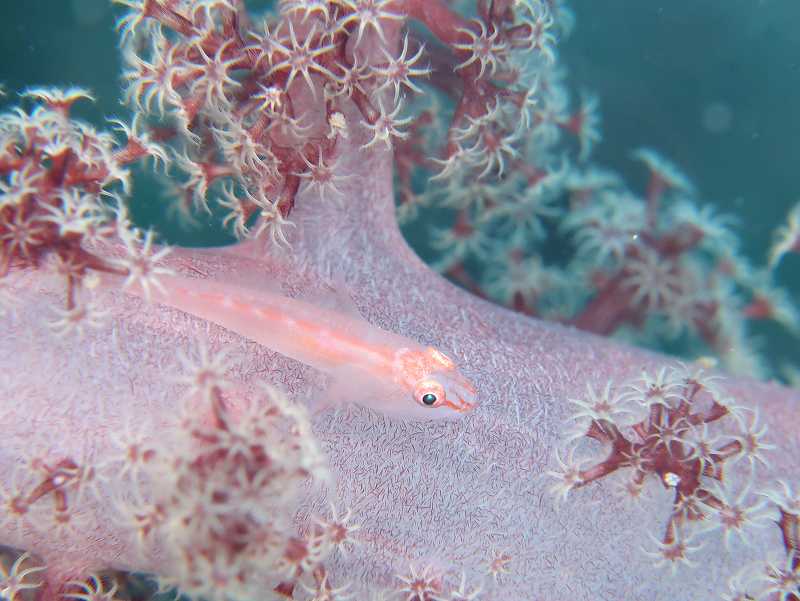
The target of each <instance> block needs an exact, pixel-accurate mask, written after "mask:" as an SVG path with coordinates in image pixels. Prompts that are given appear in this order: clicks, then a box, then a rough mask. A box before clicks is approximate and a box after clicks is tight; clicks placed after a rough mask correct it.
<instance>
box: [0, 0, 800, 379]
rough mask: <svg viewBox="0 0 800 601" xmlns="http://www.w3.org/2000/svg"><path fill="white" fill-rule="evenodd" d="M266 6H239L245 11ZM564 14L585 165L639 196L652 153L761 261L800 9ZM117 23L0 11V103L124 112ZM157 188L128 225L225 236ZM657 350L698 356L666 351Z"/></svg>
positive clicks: (414, 238)
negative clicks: (584, 100)
mask: <svg viewBox="0 0 800 601" xmlns="http://www.w3.org/2000/svg"><path fill="white" fill-rule="evenodd" d="M271 4H272V3H271V2H268V1H262V2H252V1H248V2H247V6H248V8H251V9H252V10H255V11H258V10H261V9H264V8H267V7H269V6H270V5H271ZM567 6H568V7H569V8H570V9H571V10H572V12H573V13H574V17H575V26H574V28H573V29H572V31H571V32H570V33H569V35H568V36H566V37H565V39H563V40H559V43H558V46H557V48H558V50H557V51H558V55H559V62H560V64H561V65H562V66H563V67H564V68H566V70H567V82H568V87H569V88H570V90H571V91H572V92H575V93H578V92H581V91H583V90H585V91H588V92H591V93H592V94H595V95H596V96H597V98H598V100H599V115H600V130H601V132H602V138H601V141H600V142H599V143H598V144H597V145H596V147H595V148H594V150H593V152H592V156H591V163H592V164H595V165H599V166H602V167H605V168H610V169H612V170H614V171H615V172H617V173H618V174H620V175H621V176H622V178H623V179H624V180H625V182H626V184H627V186H628V187H629V188H631V189H633V190H643V189H644V188H645V187H646V185H647V172H646V170H645V169H643V168H642V165H641V163H638V162H635V161H633V160H632V159H631V156H630V155H631V152H632V151H633V150H635V149H638V148H642V147H647V148H652V149H655V150H656V151H658V153H659V154H660V155H661V156H663V157H665V158H667V159H668V160H669V161H671V162H672V163H673V164H675V165H676V166H677V167H678V168H679V169H680V170H681V171H682V172H683V173H684V174H685V175H686V176H687V177H688V178H689V179H690V180H691V181H692V183H693V184H694V186H695V188H696V190H697V194H696V198H697V199H698V200H699V201H701V202H702V203H704V204H705V203H707V204H711V205H713V206H714V208H715V210H716V211H717V212H719V213H722V214H728V215H732V216H734V217H735V218H736V220H737V224H736V226H735V227H734V231H735V232H736V233H737V235H738V236H739V244H740V247H741V254H742V255H744V256H745V257H747V258H748V259H749V260H750V261H751V262H752V263H753V264H755V265H763V264H764V263H765V262H766V257H767V253H768V249H769V247H770V244H771V242H772V238H773V234H774V231H775V229H776V228H777V227H778V226H780V225H782V224H784V223H785V221H786V215H787V213H788V212H789V210H790V209H791V207H792V206H793V205H794V204H795V203H797V202H798V200H800V111H799V110H798V106H799V105H800V36H798V35H797V23H798V22H800V4H798V3H796V2H794V1H788V0H784V1H775V0H771V1H770V0H726V1H725V2H718V1H712V0H709V1H702V0H682V1H671V2H656V1H649V0H643V1H638V2H631V1H623V0H609V1H604V2H598V1H597V0H572V1H571V2H569V3H568V5H567ZM118 16H119V11H118V10H117V9H115V8H114V7H113V6H112V5H111V4H110V2H109V1H108V0H30V1H28V2H25V3H24V4H23V3H19V2H3V3H2V4H0V29H1V30H2V35H0V48H1V49H2V51H1V52H0V84H2V85H3V88H4V90H5V91H6V96H5V97H4V98H2V99H0V102H2V103H3V104H2V106H3V109H4V110H7V109H8V108H10V107H12V106H14V105H16V104H18V103H19V99H18V98H17V96H16V93H17V92H19V91H22V90H23V89H25V88H26V87H29V86H40V85H43V86H50V85H54V86H62V87H63V86H68V85H76V86H81V87H85V88H88V89H90V90H91V91H92V92H93V93H94V95H95V97H96V100H97V101H96V103H95V104H93V105H90V104H87V103H82V104H79V105H78V106H76V111H75V114H76V116H78V117H80V118H83V119H85V120H87V121H90V122H92V123H93V124H95V125H97V126H103V122H104V119H105V118H107V117H109V118H110V117H123V118H127V116H128V115H129V114H130V111H129V109H128V108H127V107H125V106H123V105H122V104H121V103H120V98H121V97H122V93H123V87H122V84H121V81H120V74H121V71H122V64H121V57H120V53H119V49H118V40H119V36H118V34H117V33H116V32H115V30H114V22H115V19H116V17H118ZM163 194H164V191H163V189H162V187H161V186H160V185H159V184H158V182H156V181H154V180H153V179H152V178H151V177H149V176H147V175H143V176H141V177H139V178H137V181H136V185H135V189H134V193H133V199H132V209H133V212H134V215H135V217H136V219H137V222H138V223H140V224H141V225H154V226H155V227H157V228H158V230H159V232H160V233H161V234H162V235H163V236H164V237H165V239H166V240H168V241H170V242H174V243H181V244H189V243H190V244H193V245H211V244H220V243H229V242H231V241H233V238H232V237H231V236H229V235H227V234H225V233H223V232H220V231H214V230H209V231H206V232H204V233H202V234H198V233H196V232H193V233H191V234H189V235H187V234H186V233H185V232H182V231H181V230H180V229H178V228H176V227H174V226H173V225H171V224H169V223H165V222H164V220H163V218H162V217H161V214H162V209H161V207H162V205H161V204H160V200H161V199H162V198H163ZM434 218H435V217H434ZM404 231H405V232H406V234H407V236H408V237H409V239H410V241H411V243H412V245H414V246H415V248H416V249H417V250H418V252H419V253H420V254H421V256H422V257H423V258H424V259H426V260H428V261H434V260H435V258H436V257H435V255H434V254H431V251H430V248H428V247H427V245H426V244H425V235H426V234H425V232H426V231H427V230H426V224H425V223H424V220H422V219H420V220H417V221H414V222H413V223H412V224H410V225H408V226H406V228H405V230H404ZM548 252H551V253H552V252H555V253H557V252H558V251H557V250H556V251H552V250H551V251H548ZM798 266H800V256H798V255H796V254H795V255H788V256H786V257H785V258H784V259H783V261H782V262H781V264H780V265H779V267H778V270H777V272H776V274H775V279H776V283H777V284H779V285H780V286H781V287H782V288H784V289H785V290H786V292H787V293H788V295H789V298H790V299H792V301H793V302H794V304H795V306H796V305H797V300H798V299H800V275H799V273H800V272H799V270H798ZM751 331H752V333H753V334H754V340H755V343H756V344H757V345H758V348H759V350H760V354H761V355H762V357H763V358H764V359H765V360H766V361H767V363H768V364H769V365H770V368H771V371H770V374H769V375H770V376H772V377H782V378H783V379H784V380H786V379H789V376H788V375H787V373H790V370H787V369H783V368H785V367H786V366H794V367H795V368H800V352H798V338H797V337H796V336H795V335H793V334H792V333H791V332H789V331H787V330H786V328H785V327H782V326H780V325H778V324H776V323H773V322H758V323H755V324H754V325H753V326H752V329H751ZM651 346H653V345H652V344H651ZM656 348H660V349H661V350H666V351H675V352H679V353H683V354H685V355H688V356H696V355H699V354H702V353H700V352H698V351H693V349H691V348H688V349H687V348H678V347H676V346H675V345H674V343H666V342H665V343H664V346H662V347H658V346H656Z"/></svg>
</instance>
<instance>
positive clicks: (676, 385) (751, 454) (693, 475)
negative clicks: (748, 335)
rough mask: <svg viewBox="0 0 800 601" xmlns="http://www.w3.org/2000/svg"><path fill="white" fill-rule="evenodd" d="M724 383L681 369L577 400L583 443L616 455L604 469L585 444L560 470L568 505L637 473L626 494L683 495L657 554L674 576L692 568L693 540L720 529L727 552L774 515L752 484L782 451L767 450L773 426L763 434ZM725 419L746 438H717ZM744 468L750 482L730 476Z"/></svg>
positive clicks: (591, 392) (604, 462) (676, 498)
mask: <svg viewBox="0 0 800 601" xmlns="http://www.w3.org/2000/svg"><path fill="white" fill-rule="evenodd" d="M718 379H719V378H718V377H714V376H710V375H709V374H707V373H706V372H705V371H704V370H703V369H702V368H697V367H690V366H686V365H679V366H677V367H671V368H661V369H660V370H659V371H658V372H657V373H656V374H655V375H653V374H650V373H647V372H643V373H642V375H641V377H640V378H637V379H636V380H633V381H632V382H630V383H628V384H627V385H626V386H623V387H621V388H619V389H616V388H615V387H614V386H613V384H612V383H611V382H609V383H608V384H607V385H606V386H605V388H604V389H603V390H602V391H601V392H597V391H595V390H594V389H592V388H589V390H588V394H587V396H586V398H585V399H581V400H578V401H574V402H575V403H576V404H577V405H578V406H579V407H580V409H579V411H578V412H577V414H576V415H575V416H574V417H575V419H576V421H577V424H578V430H577V431H576V434H575V435H574V436H573V441H580V440H582V439H585V438H589V439H592V440H595V441H598V442H600V443H602V444H603V446H604V447H606V448H609V449H610V450H609V452H608V455H607V456H606V458H605V459H604V460H602V461H599V462H592V460H589V459H587V460H578V459H576V458H575V451H576V448H577V444H575V445H574V446H573V447H572V448H571V449H570V451H569V455H568V459H567V460H566V461H565V460H562V459H561V458H560V457H558V462H559V463H560V469H559V470H556V471H553V472H550V475H551V476H553V477H555V478H556V479H557V480H558V482H557V484H556V485H555V486H554V487H553V490H554V492H557V493H558V494H560V495H561V497H562V498H565V497H566V496H567V494H568V493H569V492H570V491H572V490H574V489H577V488H580V487H583V486H586V485H588V484H590V483H592V482H596V481H598V480H600V479H602V478H604V477H606V476H609V475H610V474H612V473H614V472H618V471H621V470H627V471H628V474H629V476H628V478H627V480H626V481H625V482H624V484H623V486H622V489H623V492H624V494H626V495H628V496H631V497H634V498H639V497H640V495H641V494H642V493H643V491H644V487H645V485H646V483H647V481H648V480H650V479H657V480H658V481H659V482H660V483H661V484H662V485H663V486H664V487H665V488H667V489H669V490H672V491H673V492H674V496H673V503H672V511H671V513H670V515H669V516H668V518H667V525H666V528H665V531H664V534H663V536H662V537H661V539H660V540H658V539H657V540H656V543H657V547H658V548H657V550H656V551H655V552H653V555H654V557H655V558H656V563H657V564H659V565H661V564H664V565H668V566H670V567H671V568H672V569H675V568H676V567H677V566H678V565H679V564H680V563H687V564H688V563H690V559H689V555H690V554H691V552H692V551H693V550H695V549H696V547H695V546H694V544H693V543H692V539H693V538H694V537H696V536H697V535H699V534H700V533H701V532H704V531H708V530H710V529H714V530H717V529H720V530H722V531H723V533H724V536H725V543H726V544H728V543H729V541H730V538H731V536H732V535H737V536H738V537H740V538H742V539H746V536H747V532H748V530H749V528H750V527H751V526H757V525H760V523H761V521H762V519H763V518H764V517H765V516H766V514H765V500H764V499H758V498H757V497H756V494H755V492H756V491H753V490H752V489H751V483H752V481H753V479H754V475H755V470H756V468H757V467H758V466H759V465H766V461H765V459H764V452H765V451H767V450H769V449H771V448H772V446H771V445H769V444H767V443H765V442H764V435H765V432H766V427H765V426H762V427H759V425H758V417H757V414H756V413H755V412H751V411H749V410H745V409H744V408H742V407H739V406H736V405H734V404H733V402H732V399H728V398H726V397H725V395H724V393H723V391H722V389H721V388H720V387H719V385H718ZM722 420H725V421H730V422H732V423H731V424H729V425H733V426H735V429H736V430H737V433H736V434H732V435H725V434H722V433H721V430H722V428H719V430H720V431H718V432H715V431H714V430H715V428H716V427H717V424H718V423H719V422H720V421H722ZM578 444H579V442H578ZM739 460H746V461H748V462H749V467H750V477H749V479H745V480H743V481H740V482H736V481H734V479H735V476H732V475H731V474H732V473H733V472H732V471H731V470H724V469H723V468H724V467H725V466H730V464H732V463H733V462H736V461H739ZM726 474H728V475H726Z"/></svg>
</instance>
